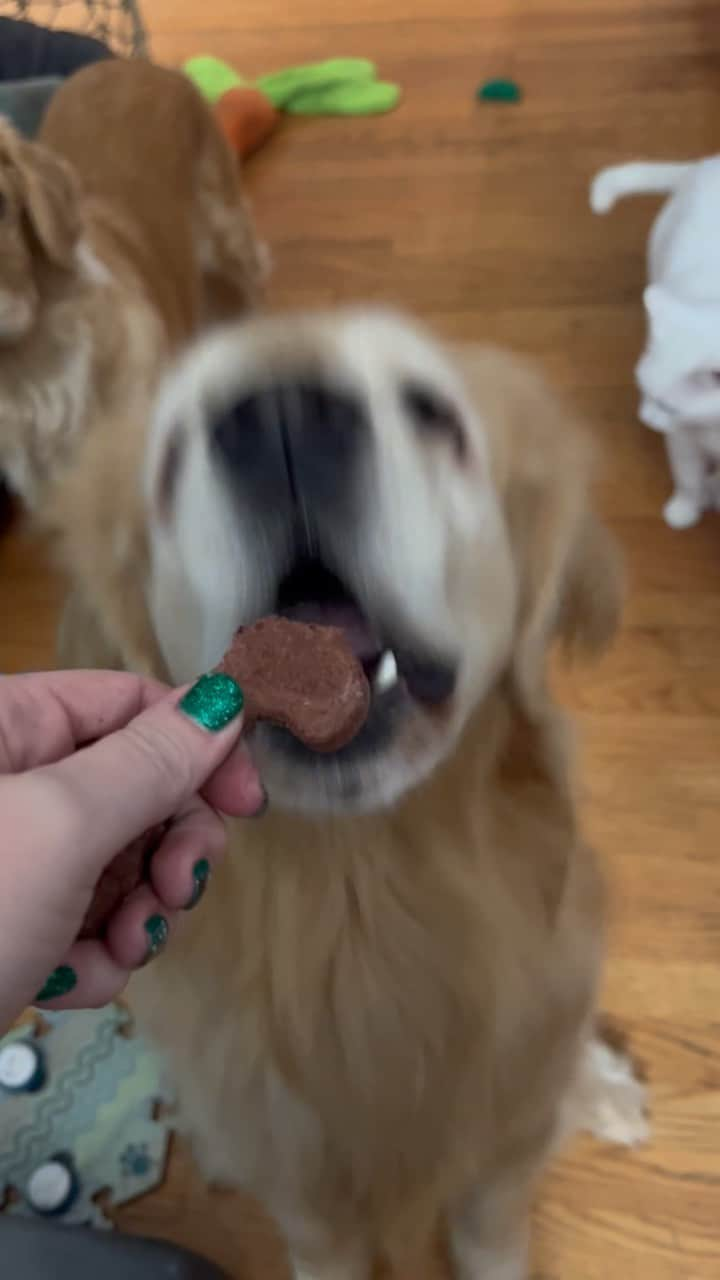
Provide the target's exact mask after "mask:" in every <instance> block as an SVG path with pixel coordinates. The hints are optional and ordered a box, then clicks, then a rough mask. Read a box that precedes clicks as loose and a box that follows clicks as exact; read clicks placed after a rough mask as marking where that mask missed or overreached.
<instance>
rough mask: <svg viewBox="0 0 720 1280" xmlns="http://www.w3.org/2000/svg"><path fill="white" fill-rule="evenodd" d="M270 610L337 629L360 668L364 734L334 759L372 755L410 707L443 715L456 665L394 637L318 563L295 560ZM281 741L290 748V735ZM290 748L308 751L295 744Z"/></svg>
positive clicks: (337, 579) (340, 581)
mask: <svg viewBox="0 0 720 1280" xmlns="http://www.w3.org/2000/svg"><path fill="white" fill-rule="evenodd" d="M274 611H275V612H276V613H279V614H281V615H283V616H284V617H287V618H292V619H294V620H295V621H299V622H316V623H321V624H322V625H324V626H333V627H339V628H340V630H341V631H343V633H344V635H345V638H346V640H347V643H348V645H349V647H350V648H351V649H352V651H353V653H354V654H355V656H356V658H357V659H358V660H359V661H360V662H361V663H362V666H363V670H364V672H365V675H366V676H367V679H368V682H369V684H370V689H371V695H372V696H371V705H370V713H369V715H368V719H367V721H366V724H365V727H364V728H363V730H362V731H361V732H360V733H359V734H358V735H357V737H356V738H355V739H354V740H353V742H352V743H350V744H349V745H348V746H347V747H344V748H342V751H341V752H338V753H336V754H342V755H343V756H348V755H353V756H357V755H361V754H364V753H365V752H367V751H376V750H378V749H379V748H381V747H382V746H383V745H385V743H386V742H387V740H388V739H389V738H390V737H391V735H392V733H393V730H394V728H395V727H396V726H397V724H398V722H399V720H400V719H401V718H402V717H403V715H404V713H405V712H406V711H408V710H410V708H411V707H412V706H413V704H414V705H416V706H419V707H421V708H425V709H427V710H433V709H438V710H441V709H442V708H443V707H444V706H445V705H446V704H447V703H448V702H449V700H450V699H451V698H452V695H453V693H454V690H455V685H456V681H457V664H456V663H454V662H452V661H448V660H447V659H441V658H437V657H434V656H433V657H430V656H428V655H426V654H424V653H422V652H421V651H420V650H419V649H417V648H412V647H408V645H407V644H406V643H401V642H400V640H399V638H398V637H393V635H392V634H391V632H390V630H389V629H386V628H385V627H384V626H383V624H382V623H381V622H380V621H379V620H377V619H375V618H371V617H370V616H369V614H368V613H367V612H366V611H365V609H364V608H363V607H362V605H361V604H360V603H359V601H358V599H357V597H356V596H355V595H354V593H353V592H352V591H351V589H350V588H349V587H348V586H346V584H345V583H344V582H343V581H342V580H341V579H340V578H339V577H338V576H337V575H336V574H335V573H333V572H332V571H331V570H330V569H328V568H327V567H326V566H325V565H324V564H323V563H322V561H321V560H320V559H318V558H315V557H308V556H302V557H299V558H298V559H297V560H296V561H295V563H294V565H293V566H292V568H291V570H290V571H289V573H287V574H286V575H285V576H284V577H283V578H282V580H281V582H280V584H279V586H278V592H277V599H276V602H275V609H274ZM274 732H277V734H282V733H283V731H282V730H277V731H274ZM285 737H287V738H288V746H290V740H289V735H285ZM291 749H292V750H294V751H305V750H306V748H303V747H301V745H300V744H299V743H294V745H293V746H292V747H291Z"/></svg>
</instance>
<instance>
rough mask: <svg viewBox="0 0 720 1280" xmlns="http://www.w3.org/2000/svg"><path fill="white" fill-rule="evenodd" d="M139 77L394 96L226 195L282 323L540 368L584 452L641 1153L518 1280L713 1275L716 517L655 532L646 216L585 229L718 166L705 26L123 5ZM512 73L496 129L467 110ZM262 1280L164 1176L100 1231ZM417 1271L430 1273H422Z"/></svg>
mask: <svg viewBox="0 0 720 1280" xmlns="http://www.w3.org/2000/svg"><path fill="white" fill-rule="evenodd" d="M145 10H146V16H147V17H148V19H149V23H150V26H151V30H152V32H153V36H154V52H155V54H156V56H157V57H158V58H159V59H161V60H164V61H169V62H174V61H177V60H179V59H181V58H183V57H185V56H187V55H189V54H191V53H197V52H203V51H209V52H216V53H219V54H221V55H223V56H224V57H226V58H227V59H229V60H230V61H231V62H233V63H234V64H235V65H236V66H237V67H238V68H239V69H240V70H242V71H244V72H246V73H249V74H256V73H259V72H261V71H263V70H269V69H273V68H275V67H278V66H282V65H285V64H289V63H293V62H300V61H304V60H307V59H314V58H320V57H327V56H331V55H340V54H357V55H366V56H370V57H373V58H375V59H377V60H378V61H379V63H380V65H381V68H382V71H383V73H384V74H385V75H386V76H387V77H388V78H391V79H396V80H398V81H399V82H401V84H402V85H403V88H404V91H405V96H404V99H403V102H402V104H401V106H400V108H399V110H398V111H397V113H395V114H393V115H391V116H388V117H386V118H384V119H375V120H364V121H363V120H332V121H328V120H325V121H323V120H306V121H301V122H294V123H291V124H288V125H287V126H285V127H284V128H283V129H282V131H281V132H280V133H279V134H278V135H277V136H276V137H275V138H274V139H273V140H272V141H271V142H270V143H269V145H268V146H267V147H266V149H265V151H264V152H263V153H262V154H261V155H260V156H259V157H258V158H257V159H256V160H255V161H254V162H253V164H252V166H251V168H250V171H249V175H248V179H249V183H250V185H251V189H252V192H253V195H254V200H255V204H256V212H257V217H258V220H259V223H260V226H261V227H262V230H263V232H264V234H265V236H266V237H267V238H268V239H269V240H270V242H271V244H272V247H273V252H274V255H275V261H276V278H275V284H274V297H275V300H276V301H277V302H279V303H289V304H293V305H296V304H302V303H305V302H311V303H317V302H320V301H333V300H336V299H356V298H376V299H377V298H382V299H387V300H390V301H393V302H397V303H402V304H403V305H405V306H408V307H411V308H414V309H416V310H417V311H418V312H419V313H421V314H422V315H423V316H424V317H426V318H427V319H430V320H432V321H434V322H435V323H436V324H437V325H438V326H439V328H440V329H441V330H442V331H443V332H445V333H446V334H451V335H462V336H463V337H491V338H493V339H495V340H499V341H501V342H504V343H508V344H512V345H514V346H517V347H520V348H525V349H527V350H530V351H533V352H535V353H537V354H539V355H540V356H541V357H542V358H543V360H544V361H545V363H546V365H547V368H548V370H549V371H550V372H551V374H552V375H554V377H555V378H556V379H557V380H558V381H559V382H560V383H562V384H563V385H564V386H566V387H567V388H569V389H570V390H571V391H572V392H573V393H574V395H575V397H576V399H577V402H578V403H579V405H580V407H581V408H582V409H583V410H584V411H585V412H586V414H587V415H588V417H589V418H590V419H591V421H592V422H594V424H595V426H596V429H597V433H598V436H599V437H601V438H602V440H603V441H604V443H605V445H606V447H607V463H608V465H607V474H606V477H605V480H604V484H603V498H604V507H605V510H606V512H607V514H608V516H609V517H610V518H611V520H612V523H613V525H614V526H615V528H616V530H617V532H618V533H619V535H620V537H621V538H622V540H623V542H624V544H625V548H626V551H627V557H628V561H629V565H630V571H631V584H632V592H631V597H630V603H629V608H628V614H627V623H626V628H625V631H624V634H623V636H622V638H621V640H620V642H619V644H618V645H617V647H616V649H615V651H614V653H613V655H612V656H611V657H610V658H609V659H608V660H607V661H605V663H604V665H603V666H602V668H601V669H600V670H598V671H597V672H593V673H590V674H588V673H584V672H576V673H574V674H573V675H572V676H571V677H568V678H566V679H565V680H564V684H563V687H564V690H565V692H566V693H567V697H568V700H569V701H570V703H571V705H572V706H573V707H574V709H575V710H576V712H577V714H578V719H579V724H580V729H581V733H582V737H583V741H584V755H585V770H584V773H585V779H586V784H587V799H586V820H587V826H588V829H589V831H590V833H591V834H592V837H593V838H594V840H595V841H596V842H597V844H598V845H599V847H600V848H601V849H602V851H603V853H604V856H605V859H606V863H607V869H608V876H609V878H610V881H611V884H612V891H613V899H614V911H613V927H612V936H611V948H610V962H609V968H608V977H607V992H606V1006H607V1008H608V1009H609V1010H610V1011H611V1012H612V1014H613V1015H615V1017H616V1018H617V1019H618V1020H619V1021H620V1022H621V1023H622V1025H623V1026H624V1027H625V1028H626V1029H627V1030H628V1031H629V1033H630V1035H631V1039H632V1044H633V1046H634V1049H635V1051H636V1053H637V1055H638V1056H639V1057H640V1059H641V1060H642V1061H643V1063H644V1064H645V1066H646V1069H647V1073H648V1076H649V1079H650V1083H651V1087H652V1103H653V1127H654V1137H653V1142H652V1145H651V1146H650V1147H648V1148H647V1149H646V1150H644V1151H642V1152H639V1153H631V1154H628V1153H626V1152H624V1151H618V1150H609V1149H601V1148H599V1147H598V1146H597V1145H596V1144H593V1143H592V1142H590V1141H581V1142H578V1143H576V1144H575V1145H574V1146H573V1148H572V1150H571V1151H570V1152H569V1154H568V1155H566V1156H565V1158H563V1159H562V1160H560V1161H558V1163H557V1164H556V1166H555V1168H554V1170H553V1171H552V1172H551V1173H550V1176H549V1177H548V1179H547V1181H546V1182H545V1184H544V1188H543V1191H542V1194H541V1196H540V1199H539V1202H538V1205H537V1214H536V1232H535V1244H534V1276H535V1277H537V1278H538V1280H539V1278H540V1277H542V1278H543V1280H607V1277H618V1280H619V1278H620V1277H622V1280H710V1278H711V1277H718V1276H720V518H718V517H715V518H708V519H707V520H706V521H705V522H704V523H703V524H702V526H701V527H700V528H699V529H696V530H694V531H692V532H689V533H683V534H679V533H671V532H669V531H668V530H667V529H666V528H665V527H664V526H663V524H662V522H661V519H660V516H659V511H660V507H661V504H662V502H663V499H664V497H665V496H666V494H667V476H666V469H665V464H664V460H663V457H662V453H661V442H660V441H659V439H658V438H657V437H656V436H654V435H653V434H652V433H651V432H649V431H647V430H645V429H644V428H642V427H641V426H639V424H638V423H637V421H636V418H635V395H634V392H633V385H632V368H633V363H634V360H635V358H636V355H637V353H638V350H639V347H640V344H641V342H642V333H643V324H642V316H641V309H640V295H641V289H642V284H643V269H644V265H643V258H644V242H645V237H646V234H647V230H648V226H649V222H650V217H651V215H652V213H653V207H652V205H651V204H650V203H649V202H643V201H638V202H636V203H632V202H631V203H629V204H628V205H627V206H624V207H621V208H620V209H618V211H617V212H616V213H615V214H614V215H613V216H612V217H611V218H609V219H607V220H599V219H594V218H593V217H592V216H591V215H590V213H589V212H588V208H587V183H588V178H589V177H590V175H591V174H592V173H593V171H594V170H595V169H596V168H597V167H599V166H600V165H602V164H605V163H607V162H612V161H614V160H619V159H622V158H634V157H638V156H646V155H647V156H652V157H657V158H667V159H680V158H682V157H686V156H694V155H701V154H702V153H704V152H709V151H714V150H720V23H719V22H718V20H717V6H716V5H715V4H714V3H712V0H709V2H708V3H705V4H701V3H695V2H694V0H675V2H674V3H673V0H515V2H514V3H513V0H352V2H351V3H345V4H340V3H338V2H337V0H275V2H274V3H272V4H271V3H268V0H145ZM508 74H509V75H512V76H514V77H516V78H517V80H519V81H520V83H521V84H522V86H523V88H524V93H525V97H524V101H523V102H522V104H521V105H519V106H489V105H482V106H481V105H479V104H478V103H476V102H475V101H474V91H475V87H476V85H477V84H478V82H479V81H481V80H482V79H484V78H485V77H489V76H496V75H508ZM0 592H1V593H2V595H1V597H0V598H1V600H2V605H1V606H0V608H1V613H0V616H1V619H2V621H1V623H0V670H4V671H9V670H14V669H19V668H27V667H33V666H40V665H42V664H49V663H51V662H52V656H53V650H52V631H53V620H54V614H55V608H56V604H57V600H58V595H59V591H58V586H57V584H56V583H55V582H53V581H52V579H51V577H50V576H49V574H48V571H47V569H46V567H45V566H44V564H43V561H42V559H41V558H40V556H39V554H38V553H37V552H34V551H33V550H31V549H29V548H28V546H27V544H26V543H25V542H23V541H22V540H20V539H6V540H5V541H4V542H3V543H2V544H0ZM122 1222H123V1224H124V1225H125V1226H126V1227H127V1228H129V1229H132V1230H146V1231H150V1232H152V1233H159V1234H166V1235H168V1236H170V1237H172V1238H174V1239H176V1240H181V1241H184V1242H185V1243H188V1244H191V1245H193V1246H195V1247H197V1248H199V1249H202V1250H204V1251H205V1252H206V1253H208V1254H209V1255H211V1256H212V1257H214V1258H216V1259H217V1260H218V1261H219V1262H221V1263H223V1264H224V1265H225V1267H226V1268H227V1269H228V1271H229V1273H230V1274H231V1276H233V1277H236V1278H237V1280H280V1278H281V1277H284V1275H285V1273H284V1270H283V1263H282V1253H281V1252H278V1250H277V1248H274V1247H273V1246H272V1244H271V1242H270V1238H269V1236H268V1234H267V1232H266V1230H265V1228H264V1227H263V1226H262V1225H261V1222H260V1220H259V1219H258V1218H257V1216H256V1215H255V1214H254V1211H252V1210H251V1208H249V1207H248V1206H246V1205H245V1204H244V1203H243V1202H239V1201H238V1199H237V1198H236V1197H235V1196H233V1195H229V1194H223V1195H213V1196H210V1195H207V1194H206V1193H204V1191H203V1190H202V1188H201V1187H200V1185H199V1183H198V1181H197V1179H196V1178H195V1176H194V1175H193V1173H192V1171H191V1167H190V1163H189V1160H188V1157H187V1154H186V1153H185V1152H184V1151H183V1150H182V1149H180V1148H178V1149H177V1150H176V1152H175V1155H174V1158H173V1162H172V1166H171V1170H170V1174H169V1178H168V1181H167V1185H166V1187H165V1188H164V1189H163V1190H162V1191H160V1192H159V1193H157V1194H156V1195H155V1196H152V1197H148V1198H147V1199H146V1200H144V1201H141V1202H138V1203H137V1204H136V1205H135V1206H133V1207H131V1208H129V1209H128V1210H126V1211H125V1212H124V1213H123V1215H122ZM439 1275H440V1272H439V1271H437V1272H436V1271H435V1270H433V1266H432V1264H428V1271H427V1275H426V1276H425V1275H424V1277H423V1280H429V1277H430V1276H433V1277H438V1276H439ZM403 1280H420V1276H419V1274H418V1273H417V1272H416V1273H415V1275H414V1276H413V1277H404V1278H403Z"/></svg>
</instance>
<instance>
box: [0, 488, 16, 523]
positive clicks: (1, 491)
mask: <svg viewBox="0 0 720 1280" xmlns="http://www.w3.org/2000/svg"><path fill="white" fill-rule="evenodd" d="M14 515H15V501H14V499H13V496H12V494H11V493H10V490H9V489H8V487H7V485H6V484H5V483H4V481H3V478H2V476H0V533H4V532H5V530H6V529H7V528H8V527H9V525H10V524H12V520H13V516H14Z"/></svg>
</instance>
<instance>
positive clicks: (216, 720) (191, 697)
mask: <svg viewBox="0 0 720 1280" xmlns="http://www.w3.org/2000/svg"><path fill="white" fill-rule="evenodd" d="M244 701H245V699H244V698H243V692H242V689H241V688H240V685H239V684H237V683H236V682H235V681H234V680H233V678H232V676H228V675H226V674H225V672H224V671H213V672H211V673H210V675H206V676H201V677H200V679H199V680H196V681H195V684H194V685H193V687H192V689H188V691H187V693H186V694H185V697H184V698H183V699H182V700H181V702H180V704H179V705H180V710H181V711H183V712H184V713H185V715H186V716H189V717H190V719H191V720H194V721H195V722H196V724H199V725H202V727H203V729H209V730H210V732H211V733H218V732H219V731H220V729H224V728H225V726H226V725H228V724H230V723H231V721H233V720H234V719H235V718H236V717H237V716H239V715H240V712H241V711H242V709H243V703H244Z"/></svg>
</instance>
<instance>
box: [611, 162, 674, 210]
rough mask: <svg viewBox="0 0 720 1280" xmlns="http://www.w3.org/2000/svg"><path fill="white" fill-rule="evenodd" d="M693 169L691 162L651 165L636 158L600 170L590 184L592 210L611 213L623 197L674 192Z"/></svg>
mask: <svg viewBox="0 0 720 1280" xmlns="http://www.w3.org/2000/svg"><path fill="white" fill-rule="evenodd" d="M693 168H694V162H692V161H691V162H690V163H688V164H652V163H647V162H645V161H636V162H634V163H632V164H616V165H613V166H612V167H611V168H610V169H601V170H600V173H597V174H596V175H595V177H594V178H593V181H592V185H591V187H590V207H591V209H592V210H593V213H608V212H609V210H610V209H612V207H613V205H614V204H615V202H616V201H617V200H621V199H622V198H623V196H639V195H664V194H665V193H666V192H668V191H675V189H676V188H677V187H678V186H679V185H680V183H681V182H682V180H683V178H684V177H685V175H686V174H687V173H688V172H689V170H690V169H693Z"/></svg>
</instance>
